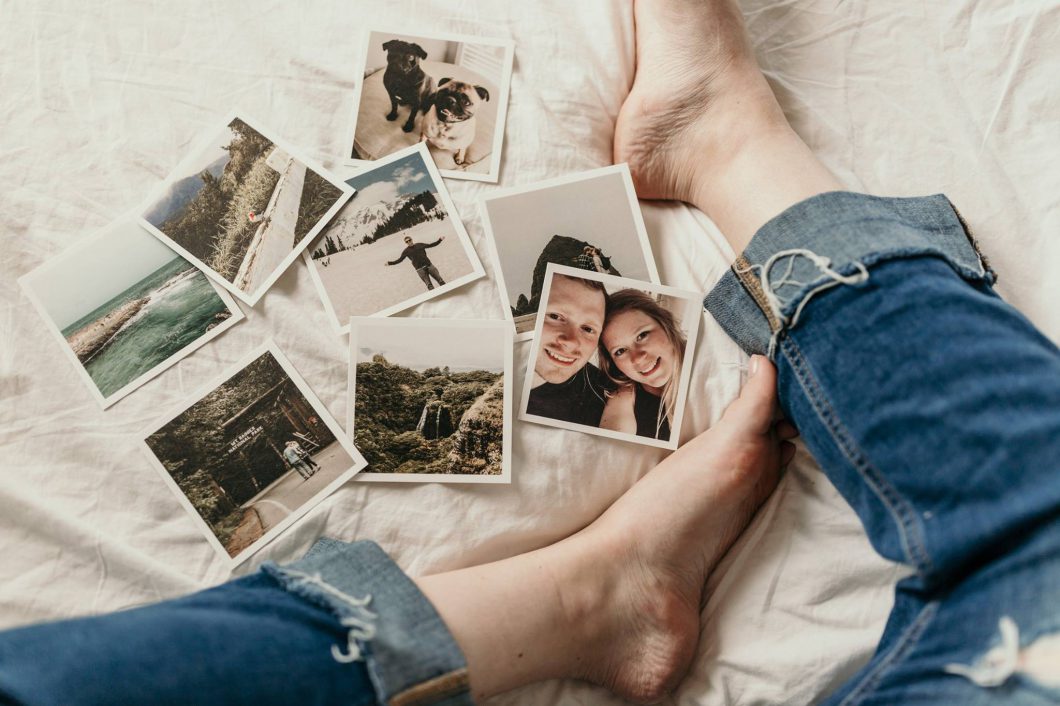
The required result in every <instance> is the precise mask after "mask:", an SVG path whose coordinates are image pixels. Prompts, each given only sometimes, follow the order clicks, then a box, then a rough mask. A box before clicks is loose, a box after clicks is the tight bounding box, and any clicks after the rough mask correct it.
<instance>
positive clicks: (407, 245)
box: [305, 145, 484, 333]
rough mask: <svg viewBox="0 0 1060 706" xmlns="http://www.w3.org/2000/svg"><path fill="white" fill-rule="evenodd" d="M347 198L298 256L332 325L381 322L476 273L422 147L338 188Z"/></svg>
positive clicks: (345, 327) (343, 328) (474, 258)
mask: <svg viewBox="0 0 1060 706" xmlns="http://www.w3.org/2000/svg"><path fill="white" fill-rule="evenodd" d="M346 183H347V184H349V185H350V186H352V187H353V188H354V189H356V193H355V194H354V195H353V198H352V199H350V201H348V202H347V203H346V205H345V206H343V207H342V210H341V211H339V213H338V215H336V216H335V218H334V219H333V220H332V221H331V222H330V223H329V224H328V226H327V228H325V229H324V231H323V232H322V233H321V234H320V236H319V237H318V238H317V239H316V241H314V242H313V244H312V245H311V246H310V247H309V249H308V250H307V251H306V255H305V258H306V262H307V263H308V264H309V272H310V275H311V276H312V278H313V284H314V285H316V288H317V291H318V292H319V293H320V298H321V299H322V300H323V302H324V308H325V309H327V312H328V315H329V317H330V318H331V322H332V324H333V325H334V326H335V329H336V330H337V331H338V332H339V333H347V332H348V331H349V330H350V317H353V316H388V315H390V314H393V313H396V312H399V311H403V310H405V309H408V308H410V307H412V306H415V305H416V304H419V303H420V302H424V301H426V300H428V299H432V298H434V297H437V296H439V295H441V294H445V293H446V292H450V291H452V290H454V289H456V288H458V287H461V286H463V285H465V284H467V283H468V282H471V281H473V280H475V279H477V278H479V277H482V276H483V274H484V272H483V269H482V264H481V263H480V262H479V259H478V255H476V254H475V248H474V246H473V245H472V244H471V239H470V238H469V237H468V235H467V231H465V230H464V224H463V223H461V222H460V215H459V214H458V213H457V212H456V207H455V206H454V205H453V202H452V199H450V198H449V192H448V191H446V189H445V185H444V184H443V183H442V179H441V176H440V175H439V174H438V170H437V168H436V167H435V166H434V162H432V161H431V157H430V155H429V154H428V153H427V150H426V148H425V147H424V146H423V145H413V146H412V147H409V148H408V149H404V150H401V151H400V152H398V153H396V154H393V155H391V156H390V157H387V158H386V159H383V160H380V161H379V162H376V163H375V164H373V165H372V166H371V167H370V168H369V169H368V170H366V171H363V172H361V173H360V174H358V175H357V176H355V177H353V178H352V179H349V180H347V181H346Z"/></svg>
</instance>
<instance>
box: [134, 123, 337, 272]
mask: <svg viewBox="0 0 1060 706" xmlns="http://www.w3.org/2000/svg"><path fill="white" fill-rule="evenodd" d="M227 133H228V135H227V137H225V138H223V139H222V140H221V143H222V144H219V145H218V146H217V147H215V148H213V149H212V150H210V151H208V152H207V153H205V154H204V155H203V156H202V159H201V160H200V162H202V163H204V165H205V166H203V167H202V168H201V169H199V170H198V171H197V172H195V173H193V174H192V175H190V176H187V177H185V178H183V179H179V180H177V181H175V182H174V183H173V184H172V185H170V187H169V189H168V191H167V193H166V194H165V195H164V196H163V197H162V198H161V199H160V200H159V202H158V203H156V204H155V205H154V206H152V207H151V208H150V209H149V210H148V212H147V213H146V214H145V215H144V218H145V219H146V220H147V221H149V222H150V223H152V224H153V225H154V226H155V227H156V228H158V229H159V230H160V231H162V232H163V233H165V234H166V235H167V236H168V237H169V238H171V239H172V240H173V241H174V242H176V243H177V244H178V245H180V246H181V247H182V248H184V249H185V250H187V251H188V252H189V253H191V254H192V255H194V256H195V257H196V258H198V259H199V260H201V261H202V262H203V263H205V264H206V265H207V266H209V267H210V268H211V269H213V270H214V271H215V272H217V273H218V274H219V275H220V276H221V277H223V278H224V279H226V280H228V281H229V282H232V283H233V284H234V285H235V286H236V288H237V289H239V290H240V291H244V292H255V291H257V290H258V289H259V288H260V287H261V286H262V284H264V283H265V282H266V281H267V280H268V278H269V277H270V276H271V275H272V274H273V273H274V272H275V271H276V268H277V267H278V266H279V265H280V264H281V263H282V262H283V260H284V258H286V257H287V256H288V255H290V253H291V251H292V250H294V248H295V246H296V245H297V244H298V242H299V241H301V240H302V239H303V238H304V237H305V236H306V235H307V234H308V233H309V232H310V231H311V230H312V229H313V227H314V226H316V225H317V224H318V223H319V222H320V219H321V218H322V217H323V216H324V214H326V213H327V211H328V210H329V209H330V208H331V207H332V206H333V205H334V204H335V202H336V201H337V200H338V199H339V197H340V196H341V195H342V191H341V190H340V189H339V188H338V187H336V186H334V185H333V184H330V183H329V182H327V181H326V180H325V179H324V178H323V177H322V176H320V175H319V174H317V173H316V172H314V171H313V170H311V169H308V168H307V167H306V165H305V164H303V163H302V162H301V161H299V160H297V159H294V158H293V157H292V156H291V155H289V154H287V153H286V152H285V151H284V150H281V149H279V148H278V147H276V146H275V145H274V144H273V143H272V141H270V140H269V139H268V138H266V137H265V136H263V135H262V134H261V133H259V132H258V131H256V130H254V129H253V128H252V127H250V126H249V125H247V124H246V123H245V122H243V121H242V120H239V119H238V118H237V119H235V120H233V121H232V122H231V123H230V124H229V125H228V127H227Z"/></svg>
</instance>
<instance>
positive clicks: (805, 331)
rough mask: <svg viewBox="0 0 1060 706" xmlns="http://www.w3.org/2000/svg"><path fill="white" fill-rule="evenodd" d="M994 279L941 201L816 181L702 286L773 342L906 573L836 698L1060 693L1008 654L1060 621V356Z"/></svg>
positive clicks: (807, 436) (1026, 649)
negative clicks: (868, 653) (716, 278)
mask: <svg viewBox="0 0 1060 706" xmlns="http://www.w3.org/2000/svg"><path fill="white" fill-rule="evenodd" d="M991 282H992V275H991V274H990V273H989V271H988V270H987V268H986V267H985V266H982V263H981V262H979V260H978V258H977V257H976V253H975V251H974V250H973V248H972V245H971V244H970V242H969V240H968V238H967V237H966V234H965V233H964V229H963V226H962V224H961V223H960V220H959V218H958V216H957V215H956V214H955V212H953V211H952V209H951V208H950V207H949V205H948V203H947V202H945V201H944V199H939V198H937V197H936V198H934V199H924V200H917V199H893V200H889V199H872V198H870V197H864V196H859V195H855V194H825V195H823V196H820V197H815V198H814V199H810V200H809V201H807V202H803V203H802V204H798V205H796V206H795V207H793V208H792V209H790V210H789V211H788V212H786V213H785V214H782V216H780V217H778V218H777V219H775V220H774V221H772V222H770V223H769V224H767V225H766V226H765V227H764V228H763V229H762V230H761V231H760V232H759V233H758V234H757V235H756V236H755V240H754V241H752V243H751V245H750V246H749V247H748V251H747V252H745V254H744V256H743V258H741V260H738V262H737V265H736V266H735V268H734V270H733V272H731V273H729V274H727V275H726V278H725V279H723V282H722V283H721V284H719V287H718V288H716V289H715V291H713V292H712V293H711V294H710V295H709V296H708V298H707V301H706V303H707V306H708V309H710V310H711V312H712V313H714V314H715V316H716V317H717V318H718V319H719V321H720V322H721V323H722V325H723V326H725V327H726V329H727V330H728V331H729V332H730V333H731V334H732V335H733V336H734V338H736V339H737V340H738V341H739V342H741V344H742V345H743V346H744V348H745V349H746V350H748V352H759V353H761V352H766V351H770V352H772V353H773V355H774V357H775V360H776V363H777V368H778V388H779V392H780V397H781V403H782V406H783V407H784V409H785V412H786V413H787V414H788V415H789V416H790V418H792V419H793V420H794V422H795V423H796V425H797V426H798V427H799V429H800V431H801V432H802V438H803V440H804V442H805V443H806V445H807V447H808V448H809V449H810V451H811V452H812V453H813V455H814V457H815V458H816V459H817V460H818V462H819V463H820V464H821V467H822V469H823V470H824V471H825V473H826V474H827V475H828V476H829V478H830V479H831V480H832V482H833V483H834V484H835V485H836V487H837V488H838V489H839V491H840V492H841V493H842V494H843V495H844V497H845V498H846V499H847V500H848V501H849V502H850V503H851V505H852V506H853V508H854V509H855V511H856V512H857V513H858V516H859V517H860V518H861V521H862V523H863V524H864V526H865V528H866V531H867V533H868V535H869V539H870V540H871V541H872V543H873V546H874V547H875V548H876V549H877V550H878V551H879V552H880V553H881V554H882V555H884V556H886V557H888V558H890V559H892V560H895V561H900V562H903V563H906V564H908V565H910V566H911V567H912V568H913V569H914V571H915V573H914V575H913V576H911V577H910V578H909V579H907V580H906V581H904V582H902V584H900V586H899V588H898V592H897V597H896V604H895V609H894V611H893V612H892V615H891V619H890V621H889V623H888V626H887V629H886V631H885V634H884V638H883V640H882V641H881V644H880V646H879V648H878V650H877V653H876V655H875V657H874V658H873V660H872V662H871V663H870V664H869V665H868V667H866V669H865V670H864V671H863V672H862V673H861V674H860V675H859V676H857V677H855V679H854V680H853V681H852V682H850V683H849V684H848V685H847V686H846V687H844V689H842V690H841V691H840V693H839V694H837V695H836V697H835V698H834V702H836V703H845V704H854V703H858V704H861V703H898V702H901V703H911V702H917V703H921V702H922V703H943V702H945V703H991V704H992V703H1040V702H1042V701H1041V700H1042V699H1048V698H1054V697H1056V696H1057V695H1060V684H1054V683H1052V682H1051V681H1050V680H1049V679H1048V678H1047V675H1044V674H1042V673H1041V671H1040V670H1037V669H1035V668H1034V667H1033V665H1031V666H1029V667H1027V668H1026V669H1021V667H1020V665H1021V664H1023V662H1021V661H1020V657H1021V655H1023V654H1024V653H1026V654H1029V655H1036V654H1041V650H1042V648H1041V645H1049V644H1051V640H1052V639H1053V637H1054V636H1056V635H1057V634H1060V520H1058V518H1060V472H1058V470H1060V469H1058V465H1060V464H1058V461H1057V458H1058V455H1060V354H1058V351H1057V349H1056V347H1055V346H1054V345H1053V344H1052V343H1051V342H1050V341H1049V340H1048V339H1046V338H1045V337H1044V336H1042V335H1041V333H1039V332H1038V331H1037V330H1035V329H1034V327H1033V326H1032V325H1031V324H1030V323H1029V322H1028V321H1027V320H1026V319H1025V318H1024V317H1022V316H1021V315H1020V314H1019V313H1018V312H1016V311H1015V310H1014V309H1012V307H1010V306H1008V305H1007V304H1005V303H1004V302H1003V301H1002V300H1001V299H999V298H998V297H997V296H996V294H995V293H994V292H993V290H992V287H991ZM1002 624H1004V625H1006V626H1009V627H1008V628H1006V630H1007V635H1008V636H1007V637H1006V636H1005V634H1003V633H1005V632H1006V630H1002V628H1001V625H1002ZM1013 626H1014V628H1015V630H1016V636H1015V638H1014V639H1013V637H1012V627H1013ZM1006 640H1007V642H1006ZM1002 647H1003V649H1004V650H1006V652H1004V656H1005V658H1006V660H1005V663H1004V670H1002V673H1000V675H998V674H995V675H994V678H993V679H986V680H983V679H981V678H980V679H979V681H982V682H989V684H986V683H984V684H980V683H979V682H977V681H976V679H975V678H973V676H974V675H979V676H980V677H981V675H982V670H983V669H985V668H986V667H985V663H984V662H982V660H983V659H984V656H986V655H993V656H996V655H997V654H1001V653H1000V652H996V651H995V652H991V651H992V650H995V649H1001V648H1002ZM1052 649H1054V650H1055V649H1056V648H1052ZM1056 663H1058V664H1060V660H1058V661H1057V662H1056ZM962 665H963V667H965V668H966V669H965V670H964V671H962ZM969 670H970V671H969ZM977 670H978V671H977ZM1005 670H1007V671H1005ZM969 674H971V675H973V676H969ZM995 682H996V683H995Z"/></svg>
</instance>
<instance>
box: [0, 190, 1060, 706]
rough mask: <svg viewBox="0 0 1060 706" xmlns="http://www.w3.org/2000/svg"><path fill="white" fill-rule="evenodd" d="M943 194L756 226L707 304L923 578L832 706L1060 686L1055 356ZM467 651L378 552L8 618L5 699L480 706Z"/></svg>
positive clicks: (829, 201)
mask: <svg viewBox="0 0 1060 706" xmlns="http://www.w3.org/2000/svg"><path fill="white" fill-rule="evenodd" d="M993 281H994V276H993V274H992V273H991V272H990V270H989V268H988V267H987V266H986V264H985V263H984V262H983V261H982V260H981V258H980V257H979V256H978V254H977V253H976V251H975V249H974V247H973V246H972V244H971V242H970V240H969V237H968V236H967V234H966V232H965V229H964V227H963V226H962V224H961V222H960V220H959V218H958V216H957V215H956V213H955V212H954V211H953V210H952V208H951V207H950V205H949V202H948V201H946V199H945V198H943V197H941V196H938V197H929V198H924V199H877V198H872V197H868V196H861V195H857V194H849V193H831V194H823V195H821V196H817V197H815V198H812V199H809V200H807V201H804V202H802V203H800V204H797V205H796V206H794V207H792V208H791V209H789V210H788V211H786V212H785V213H783V214H781V215H780V216H778V217H777V218H775V219H774V220H773V221H771V222H770V223H768V224H767V225H766V226H764V227H763V228H762V229H761V230H760V231H759V233H758V234H757V235H756V236H755V238H754V240H753V241H752V242H751V244H750V245H749V246H748V248H747V250H746V251H745V252H744V254H743V256H741V257H740V258H739V259H738V260H737V262H736V263H735V265H734V266H733V269H732V271H730V272H729V273H727V274H726V276H725V277H724V278H723V279H722V281H721V282H720V283H719V284H718V286H717V287H716V288H715V289H714V290H713V291H712V292H711V293H710V294H709V295H708V296H707V298H706V300H705V303H706V306H707V308H708V309H709V310H710V312H711V313H712V314H713V315H714V316H715V318H717V319H718V321H719V322H720V323H721V324H722V326H723V327H724V328H725V329H726V331H727V332H728V333H729V334H730V335H731V336H732V337H733V338H734V339H735V340H736V341H737V342H738V343H740V345H741V346H742V347H743V348H744V349H745V350H746V351H748V352H750V353H766V352H768V353H770V355H771V357H772V358H774V360H775V362H776V363H777V368H778V373H779V377H778V385H779V391H780V397H781V403H782V405H783V407H784V410H785V413H786V414H787V415H788V417H789V418H790V419H792V420H793V421H794V422H795V423H796V425H797V426H798V427H799V429H800V431H801V432H802V438H803V440H804V442H805V443H806V445H807V446H808V448H809V449H810V451H811V452H812V453H813V454H814V456H815V458H816V459H817V460H818V461H819V462H820V464H821V467H822V468H823V469H824V471H825V472H826V473H827V474H828V476H829V478H831V480H832V482H833V483H834V484H835V485H836V487H837V488H838V489H839V490H840V492H842V493H843V495H844V496H845V497H846V498H847V500H848V501H849V502H850V503H851V505H852V506H853V507H854V509H855V510H856V511H857V513H858V515H859V517H860V518H861V520H862V522H863V524H864V526H865V530H866V532H867V533H868V535H869V538H870V539H871V541H872V543H873V546H874V547H875V548H876V549H877V551H879V552H880V553H881V554H882V555H884V556H885V557H887V558H889V559H892V560H894V561H898V562H903V563H905V564H907V565H908V566H910V567H911V568H912V570H913V573H912V575H911V576H910V577H909V578H907V579H905V580H903V581H902V582H901V583H899V585H898V586H897V588H896V596H895V605H894V609H893V611H892V614H891V616H890V619H889V621H888V624H887V626H886V629H885V632H884V635H883V638H882V640H881V642H880V645H879V648H878V650H877V652H876V655H875V656H874V657H873V659H872V660H871V661H870V663H869V664H868V665H867V666H866V667H865V668H864V669H863V670H862V671H861V672H860V673H859V674H858V675H856V676H855V678H854V679H852V680H851V681H850V682H849V683H848V684H846V685H845V686H843V687H842V688H841V689H840V691H839V692H838V693H837V694H835V695H833V696H832V697H831V698H830V699H829V700H828V703H829V704H846V705H853V704H859V705H860V704H911V703H912V704H915V703H922V704H932V705H934V704H961V705H962V706H963V705H965V704H969V705H975V704H1040V703H1055V702H1057V700H1060V682H1058V679H1060V677H1058V675H1057V672H1058V667H1057V665H1060V657H1058V656H1057V649H1058V647H1057V645H1058V644H1060V643H1058V642H1057V640H1056V636H1057V635H1060V520H1058V518H1060V472H1058V470H1060V469H1058V465H1060V462H1058V460H1057V457H1058V452H1060V441H1058V440H1060V354H1058V351H1057V349H1056V347H1055V346H1053V344H1052V343H1050V342H1049V341H1048V340H1047V339H1045V338H1044V337H1043V336H1042V335H1041V334H1040V333H1038V332H1037V331H1036V330H1035V329H1034V327H1033V326H1032V325H1031V324H1030V323H1029V322H1028V321H1027V320H1026V319H1024V318H1023V317H1022V316H1020V314H1019V313H1017V312H1016V311H1015V310H1013V309H1012V308H1011V307H1009V306H1008V305H1006V304H1005V303H1004V302H1003V301H1001V300H1000V299H999V298H998V297H997V296H996V295H995V294H994V292H993V289H992V288H991V285H992V283H993ZM467 684H468V681H467V672H466V667H465V663H464V659H463V657H462V655H461V653H460V650H459V648H458V647H457V645H456V644H455V643H454V642H453V639H452V637H451V636H450V634H449V632H448V630H447V629H446V628H445V626H444V625H443V623H442V622H441V619H440V618H439V616H438V614H437V613H436V612H435V611H434V609H433V608H432V607H431V606H430V604H429V603H428V602H427V601H426V599H425V598H424V597H423V596H422V594H420V593H419V591H418V590H417V589H416V587H415V585H414V584H412V582H411V581H410V580H409V579H408V578H407V577H406V576H405V575H404V574H402V573H401V571H400V570H399V569H398V568H397V567H396V566H395V565H394V564H393V563H392V562H391V561H390V560H389V559H388V558H387V557H386V555H385V554H384V553H383V552H382V551H381V550H380V549H379V548H378V547H377V546H376V545H374V544H372V543H367V542H361V543H357V544H352V545H351V544H345V543H341V542H335V541H332V540H321V542H320V543H318V544H317V545H316V546H315V547H314V548H313V550H311V551H310V553H309V554H308V555H307V556H306V558H305V559H303V560H301V561H299V562H296V563H295V564H292V565H290V566H287V567H278V566H275V565H266V566H265V567H263V569H262V570H261V571H260V572H259V573H256V574H254V575H252V576H249V577H247V578H243V579H240V580H237V581H233V582H231V583H228V584H225V585H223V586H219V587H217V588H214V589H210V590H207V591H203V592H200V593H197V594H194V595H192V596H188V597H186V598H181V599H178V600H174V601H168V602H165V603H160V604H157V605H154V606H149V607H146V608H140V609H135V610H130V611H125V612H121V613H115V614H112V615H109V616H102V617H97V618H86V619H81V620H72V621H64V622H59V623H52V624H46V625H40V626H34V627H29V628H22V629H18V630H13V631H8V632H6V633H0V702H7V701H14V702H25V703H31V704H51V703H56V704H59V703H62V704H99V703H123V704H132V703H144V704H148V703H150V704H169V703H173V704H178V703H179V704H192V705H194V704H207V703H210V704H214V703H233V704H238V703H248V704H258V705H261V706H268V705H270V704H290V703H321V704H324V703H344V704H354V705H356V704H373V703H384V704H394V705H395V706H408V705H410V704H443V705H445V706H451V705H455V704H469V703H471V700H470V697H469V695H468V691H467Z"/></svg>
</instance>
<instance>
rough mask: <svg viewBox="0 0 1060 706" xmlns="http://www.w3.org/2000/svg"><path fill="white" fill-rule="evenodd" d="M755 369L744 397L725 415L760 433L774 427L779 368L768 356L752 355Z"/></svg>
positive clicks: (738, 399) (745, 388)
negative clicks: (775, 366)
mask: <svg viewBox="0 0 1060 706" xmlns="http://www.w3.org/2000/svg"><path fill="white" fill-rule="evenodd" d="M751 368H752V370H753V371H754V372H752V373H751V377H749V378H748V379H747V382H745V383H744V386H743V389H742V390H740V396H739V397H738V398H736V400H735V401H734V402H733V403H732V404H730V405H729V408H728V409H727V410H725V416H726V417H729V418H730V419H733V420H737V421H738V422H739V423H741V424H745V425H747V426H748V427H750V429H751V430H752V431H754V432H755V433H758V434H766V433H768V432H769V431H770V429H772V428H773V418H774V417H775V416H776V409H777V371H776V368H774V367H773V364H772V363H771V362H769V359H768V358H766V357H765V356H764V355H756V356H753V357H752V358H751Z"/></svg>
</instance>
